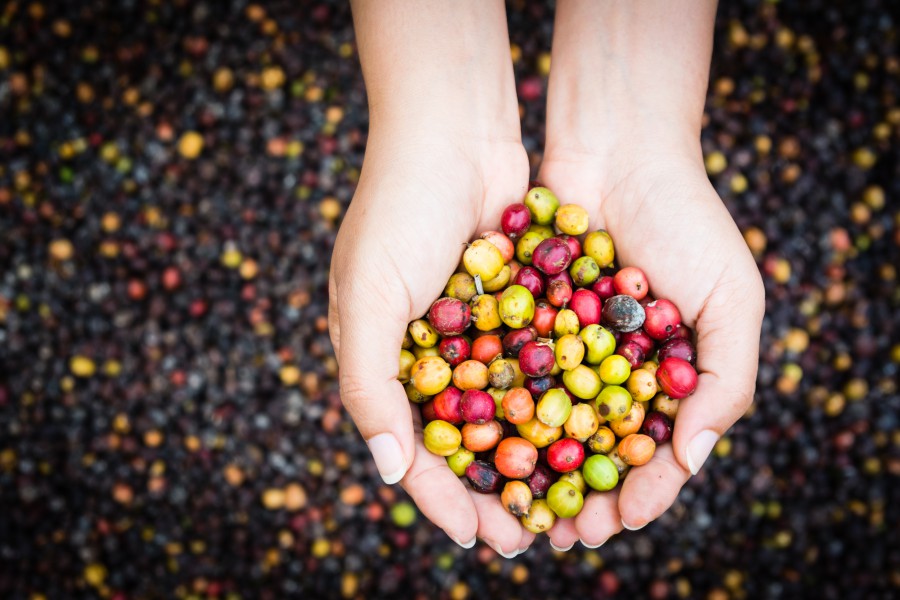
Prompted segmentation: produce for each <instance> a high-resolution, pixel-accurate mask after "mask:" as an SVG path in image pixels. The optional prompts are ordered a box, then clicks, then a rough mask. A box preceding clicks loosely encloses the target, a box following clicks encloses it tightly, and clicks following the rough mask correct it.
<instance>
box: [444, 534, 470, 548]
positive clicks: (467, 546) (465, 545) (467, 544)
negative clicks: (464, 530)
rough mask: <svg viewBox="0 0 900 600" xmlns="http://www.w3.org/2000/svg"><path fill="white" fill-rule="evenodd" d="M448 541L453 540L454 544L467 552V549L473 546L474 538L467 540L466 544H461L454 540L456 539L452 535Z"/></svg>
mask: <svg viewBox="0 0 900 600" xmlns="http://www.w3.org/2000/svg"><path fill="white" fill-rule="evenodd" d="M450 539H451V540H453V541H454V542H456V543H457V544H459V545H460V546H461V547H462V548H463V549H465V550H468V549H469V548H471V547H472V546H474V545H475V538H474V537H473V538H472V539H471V540H469V541H468V542H466V543H463V542H461V541H459V540H458V539H456V538H455V537H453V536H452V535H451V536H450Z"/></svg>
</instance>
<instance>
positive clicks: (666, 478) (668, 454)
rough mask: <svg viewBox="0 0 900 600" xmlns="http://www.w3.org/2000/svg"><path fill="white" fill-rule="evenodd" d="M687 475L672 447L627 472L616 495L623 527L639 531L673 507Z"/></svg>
mask: <svg viewBox="0 0 900 600" xmlns="http://www.w3.org/2000/svg"><path fill="white" fill-rule="evenodd" d="M689 477H690V473H689V472H688V471H687V469H685V468H684V467H682V466H681V464H680V463H679V462H678V461H677V460H676V459H675V455H674V454H673V452H672V445H671V444H666V445H665V446H660V447H659V448H658V449H657V450H656V454H655V455H654V456H653V459H652V460H651V461H650V462H649V463H647V464H646V465H643V466H641V467H634V468H632V469H631V470H630V471H629V472H628V477H626V478H625V483H623V484H622V491H621V493H620V494H619V514H620V515H621V517H622V526H623V527H624V528H625V529H630V530H632V531H634V530H636V529H640V528H642V527H643V526H644V525H646V524H647V523H649V522H650V521H652V520H654V519H656V518H657V517H658V516H659V515H661V514H663V513H664V512H665V511H667V510H668V509H669V507H670V506H672V503H673V502H675V498H676V497H677V496H678V492H679V491H680V490H681V487H682V486H683V485H684V484H685V482H686V481H687V480H688V478H689Z"/></svg>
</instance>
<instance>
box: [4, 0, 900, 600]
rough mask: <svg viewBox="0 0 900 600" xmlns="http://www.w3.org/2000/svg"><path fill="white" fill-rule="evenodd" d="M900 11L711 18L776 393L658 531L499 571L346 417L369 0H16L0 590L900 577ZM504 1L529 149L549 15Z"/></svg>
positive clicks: (801, 586) (705, 590)
mask: <svg viewBox="0 0 900 600" xmlns="http://www.w3.org/2000/svg"><path fill="white" fill-rule="evenodd" d="M526 4H528V6H527V7H526ZM896 7H897V5H896V3H893V2H888V1H885V2H872V1H870V2H819V1H815V2H804V3H778V2H763V3H757V2H726V3H724V5H723V6H722V7H720V11H719V18H718V27H717V38H716V48H715V56H714V59H713V63H714V65H713V75H712V81H711V85H710V93H709V98H708V105H707V114H708V119H707V127H706V129H705V130H704V133H703V143H704V151H705V153H706V155H707V165H708V168H709V170H710V176H711V178H712V180H713V182H714V183H715V185H716V187H717V189H718V190H719V192H720V193H721V194H722V195H723V197H724V199H725V202H726V203H727V205H728V207H729V209H730V210H731V212H732V214H733V215H734V217H735V219H736V220H737V222H738V224H739V226H740V227H741V229H742V231H744V232H745V234H746V236H747V238H748V242H749V243H750V245H751V247H752V248H753V249H754V251H755V253H756V255H757V257H758V261H759V264H760V268H761V269H762V271H763V272H764V274H765V281H766V288H767V291H768V314H767V317H766V321H765V325H764V332H763V340H762V356H761V364H760V374H759V382H758V393H757V404H756V405H755V407H754V408H753V409H751V411H750V413H749V414H748V416H747V417H746V418H745V419H743V420H742V421H741V422H740V423H738V424H737V425H736V426H735V427H734V429H733V430H732V431H731V433H730V434H729V435H728V436H727V437H726V438H725V439H724V440H723V441H722V442H721V443H720V444H719V446H717V448H716V451H715V457H714V458H713V459H711V460H710V462H709V463H707V466H706V467H705V468H704V470H703V472H702V473H701V474H700V475H698V476H697V477H695V478H694V479H693V480H692V481H691V482H690V483H689V485H688V486H687V487H686V488H685V489H684V491H683V492H682V494H681V495H680V497H679V499H678V501H677V502H676V504H675V505H674V506H673V508H672V509H671V510H670V511H669V512H668V513H666V514H665V515H664V516H663V517H662V518H660V519H659V520H658V521H657V522H656V523H654V524H652V525H650V526H649V527H647V528H646V529H644V530H642V531H640V532H637V533H626V534H623V535H620V536H618V537H617V538H615V539H614V540H612V541H610V542H609V543H607V544H606V545H605V546H604V547H602V548H600V549H598V550H595V551H586V550H584V549H582V548H581V547H580V546H579V547H576V548H575V549H573V550H572V551H570V552H568V553H566V554H561V553H555V552H552V551H551V550H550V549H549V547H548V546H547V544H546V541H545V540H544V539H541V540H538V541H537V542H536V543H535V544H534V547H533V548H532V549H531V550H529V551H528V552H527V553H526V554H524V555H522V556H520V557H518V558H517V559H515V560H512V561H506V560H504V559H502V558H499V557H497V556H496V555H495V554H494V553H493V552H492V551H491V550H490V549H488V548H486V547H483V546H481V545H479V546H478V547H477V548H476V549H474V550H472V551H468V552H464V551H462V550H461V549H460V548H458V547H457V546H456V545H455V544H453V543H452V542H451V541H449V540H448V539H447V538H446V537H445V536H444V535H443V534H442V533H441V532H440V531H438V530H436V529H435V528H434V527H433V526H431V525H430V524H429V523H428V522H427V521H426V520H425V519H424V518H422V517H421V516H420V515H417V513H415V511H413V510H412V509H411V506H410V505H409V504H408V503H407V500H406V498H405V496H404V495H403V493H402V491H400V490H399V488H387V487H385V486H383V485H382V484H381V481H380V479H379V478H378V475H377V473H376V471H375V469H374V465H373V464H372V463H371V461H370V459H369V456H368V453H367V451H366V449H365V446H364V444H363V443H362V441H361V439H360V438H359V436H358V434H357V433H356V432H355V429H354V428H353V426H352V424H351V423H350V422H349V420H348V419H347V417H346V415H345V414H344V413H343V412H342V411H341V408H340V401H339V398H338V394H337V391H336V380H335V373H336V365H335V362H334V360H333V358H332V357H331V346H330V343H329V341H328V336H327V332H326V322H325V316H326V308H327V296H326V290H327V273H328V262H329V256H330V254H331V248H332V245H333V241H334V236H335V231H336V229H337V227H338V225H339V223H340V215H341V214H342V213H343V211H344V209H345V208H346V206H347V204H348V202H349V201H350V198H351V196H352V193H353V188H354V184H355V181H356V180H357V177H358V174H359V169H360V165H361V161H362V156H363V150H364V146H365V141H366V127H367V112H366V106H365V94H364V88H363V82H362V79H361V76H360V74H359V68H358V58H357V56H356V52H355V47H354V45H353V31H352V26H351V22H350V15H349V9H348V7H347V6H346V5H345V4H344V3H334V4H322V3H311V2H297V1H289V2H288V1H285V2H267V3H264V4H260V5H251V6H248V5H245V4H244V3H243V2H228V3H226V2H222V3H214V2H188V1H186V0H182V1H174V2H173V1H163V0H160V1H157V2H137V1H122V2H100V1H96V0H91V1H87V2H83V3H80V2H41V3H39V2H25V1H22V2H6V3H4V4H3V7H2V8H0V232H2V243H0V596H2V597H9V598H33V599H38V598H76V597H78V598H80V597H85V598H89V597H105V598H115V599H124V598H172V597H178V598H207V597H209V598H230V599H231V598H256V597H261V598H283V597H291V596H303V597H306V598H325V597H341V596H343V597H347V598H351V597H378V596H383V597H398V596H399V597H406V596H414V595H418V596H419V597H422V598H432V597H439V596H440V597H452V598H465V597H472V598H484V597H488V594H489V595H490V596H492V597H495V598H506V597H520V598H526V597H541V598H544V597H558V598H562V597H569V598H572V597H578V598H602V597H612V596H614V595H618V596H619V597H648V596H650V597H658V598H667V597H691V598H714V599H720V598H779V597H780V598H842V599H848V598H866V599H873V598H889V597H897V596H898V595H900V536H898V535H897V533H898V524H900V520H898V513H900V501H898V500H900V499H898V495H900V494H898V477H900V426H898V425H900V423H898V414H900V396H898V391H897V376H898V363H900V329H898V327H900V326H898V318H900V317H898V311H900V288H898V285H897V266H898V265H900V201H898V197H900V196H898V195H900V167H898V164H900V156H898V147H900V146H898V144H900V107H898V102H897V96H898V93H900V56H898V22H897V19H898V17H897V16H896V15H897V14H898V12H897V11H896V10H895V9H896ZM892 10H893V15H894V16H893V17H892V16H891V11H892ZM509 11H510V30H511V31H510V33H511V37H512V42H513V44H514V48H513V57H514V60H515V69H516V75H517V79H518V82H519V88H520V89H519V91H520V100H521V106H522V113H523V129H524V135H525V143H526V147H527V148H528V150H529V152H530V153H531V154H532V159H533V163H534V164H535V165H536V164H537V163H538V162H539V160H540V148H541V146H542V143H543V142H542V136H543V130H542V126H541V122H542V120H543V102H544V99H543V94H544V91H545V89H546V70H547V67H548V63H549V59H548V55H547V54H546V53H547V52H548V51H549V45H550V39H551V34H552V5H546V6H545V5H543V4H532V3H526V2H523V1H520V2H514V3H512V4H510V5H509ZM192 131H193V132H197V133H199V135H200V136H201V138H199V139H202V142H203V144H202V148H198V147H197V145H196V143H195V145H194V147H193V148H192V147H191V144H192V142H196V141H197V139H193V140H192V139H191V136H190V135H189V136H188V137H186V138H185V137H184V136H185V134H186V133H187V132H192ZM196 150H199V153H198V154H197V156H196V157H195V158H191V152H192V151H196ZM723 159H724V160H723ZM736 318H739V316H736Z"/></svg>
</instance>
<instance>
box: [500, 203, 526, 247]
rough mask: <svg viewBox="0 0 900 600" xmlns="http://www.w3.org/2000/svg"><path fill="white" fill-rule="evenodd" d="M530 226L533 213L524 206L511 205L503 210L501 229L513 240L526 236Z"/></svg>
mask: <svg viewBox="0 0 900 600" xmlns="http://www.w3.org/2000/svg"><path fill="white" fill-rule="evenodd" d="M529 225H531V211H529V210H528V207H527V206H525V205H524V204H510V205H509V206H507V207H506V208H505V209H503V214H502V215H501V216H500V228H501V229H502V230H503V233H505V234H506V235H508V236H509V237H510V238H512V239H513V240H515V239H516V238H519V237H522V236H523V235H525V232H526V231H528V227H529Z"/></svg>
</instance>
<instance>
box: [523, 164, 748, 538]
mask: <svg viewBox="0 0 900 600" xmlns="http://www.w3.org/2000/svg"><path fill="white" fill-rule="evenodd" d="M596 172H597V169H596V168H594V167H593V166H592V165H589V164H585V163H581V164H579V163H577V162H574V163H573V162H570V161H567V162H558V163H554V162H547V163H545V165H544V167H543V170H542V173H541V178H542V181H544V182H545V184H547V185H548V186H549V187H551V188H553V189H555V190H556V191H557V193H558V194H559V195H560V198H561V201H562V202H576V203H581V204H583V205H585V206H586V207H587V208H588V209H589V211H592V215H591V219H592V220H591V223H592V229H594V228H599V227H603V228H606V229H607V230H608V231H609V232H610V234H611V235H612V237H613V240H614V241H615V243H616V257H617V258H616V262H617V264H618V265H620V266H622V265H625V266H627V265H634V266H638V267H639V268H641V269H642V270H643V271H644V272H645V273H646V275H647V278H648V280H649V282H650V287H651V294H652V295H653V296H654V297H656V298H667V299H669V300H671V301H672V302H674V303H675V305H676V306H678V307H679V309H680V311H681V315H682V319H683V321H684V323H685V324H686V325H688V326H690V327H692V328H694V330H695V332H696V334H697V341H698V364H697V367H698V370H699V372H700V373H701V376H700V383H699V384H698V388H697V391H696V393H695V394H694V395H693V396H691V397H689V398H688V399H686V400H684V401H683V402H682V406H681V408H680V409H679V414H678V419H676V425H675V431H674V437H673V442H672V443H671V444H667V445H664V446H661V447H660V448H658V450H657V452H656V454H655V456H654V458H653V460H651V462H650V463H648V464H647V465H645V466H642V467H637V468H633V469H632V470H631V472H630V473H629V476H628V477H627V478H626V480H625V482H624V484H623V485H622V486H621V488H619V489H618V490H617V491H613V492H610V493H606V494H593V495H591V496H589V497H588V498H587V499H586V502H585V506H584V510H583V511H582V512H581V514H579V516H578V517H577V518H576V519H574V520H562V521H559V522H558V524H557V526H556V527H554V530H553V532H551V539H552V540H553V542H554V544H555V545H556V546H559V547H566V546H568V545H570V544H571V543H573V542H574V541H575V540H576V539H578V538H580V539H581V540H583V541H584V542H585V543H588V544H591V545H595V544H599V543H602V542H604V541H605V540H607V539H608V538H609V537H610V536H611V535H614V534H615V533H617V532H618V531H620V530H621V529H622V526H623V523H627V524H628V525H629V526H630V527H632V528H635V527H641V526H643V525H645V524H646V523H648V522H649V521H651V520H653V519H655V518H656V517H657V516H659V515H660V514H661V513H662V512H664V511H665V510H666V509H667V508H668V507H669V506H670V505H671V504H672V502H673V501H674V500H675V497H676V496H677V494H678V491H679V490H680V489H681V487H682V486H683V485H684V483H685V482H686V481H687V479H688V477H689V476H690V474H691V473H690V470H689V469H690V466H691V465H689V463H688V459H687V446H688V444H689V443H690V442H691V440H692V439H693V436H694V435H696V434H697V433H698V432H700V431H702V430H706V429H709V430H713V431H715V432H716V433H717V434H721V433H723V432H724V431H725V430H726V429H727V428H728V427H730V425H731V424H732V423H733V422H734V421H735V420H736V419H737V418H739V417H740V416H741V415H742V414H743V413H744V412H745V410H746V408H747V407H748V406H749V403H750V401H751V399H752V391H753V385H754V381H755V376H756V363H757V354H758V340H759V337H758V336H759V326H760V322H761V319H762V309H763V302H762V297H761V289H762V285H761V282H760V279H759V273H758V271H757V269H756V266H755V264H754V262H753V259H752V258H751V256H750V253H749V251H748V250H747V247H746V244H745V243H744V241H743V239H742V237H741V235H740V232H739V231H738V229H737V227H736V226H735V225H734V222H733V221H732V220H731V217H730V215H729V214H728V211H727V210H726V209H725V207H724V206H723V204H722V202H721V200H720V199H719V198H718V196H717V195H716V194H715V191H714V190H713V189H712V187H711V186H710V184H709V182H708V180H707V179H706V174H705V172H704V171H703V168H702V165H697V164H694V163H692V162H690V161H683V162H679V161H659V162H658V163H656V165H652V166H640V167H638V168H635V169H633V170H630V171H626V172H628V173H629V174H628V175H626V176H625V177H623V178H621V179H619V180H618V181H616V182H615V183H614V184H612V185H606V184H605V183H604V182H603V181H602V180H601V179H600V178H594V177H591V176H585V174H593V173H596ZM554 186H555V187H554ZM569 193H571V195H569ZM598 198H599V204H598V203H597V200H596V199H598ZM700 462H702V460H701V461H700ZM695 467H696V468H699V465H695Z"/></svg>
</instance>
